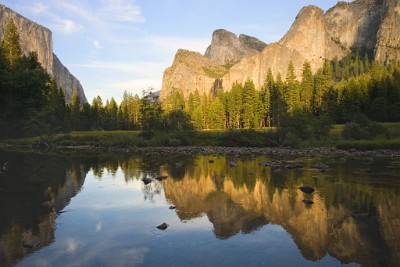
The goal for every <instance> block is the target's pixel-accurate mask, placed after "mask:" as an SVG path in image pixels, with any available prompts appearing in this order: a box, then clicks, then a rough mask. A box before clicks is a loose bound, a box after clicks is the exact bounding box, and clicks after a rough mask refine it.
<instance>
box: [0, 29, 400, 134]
mask: <svg viewBox="0 0 400 267" xmlns="http://www.w3.org/2000/svg"><path fill="white" fill-rule="evenodd" d="M226 89H227V88H220V89H218V90H216V91H214V92H210V93H209V94H205V93H204V94H200V93H199V92H198V90H193V91H192V92H191V93H190V95H189V96H188V97H186V98H185V97H184V96H183V93H182V91H181V90H180V89H179V88H176V89H174V90H172V92H170V93H169V95H167V97H166V98H165V99H164V100H163V101H162V102H158V101H155V100H154V99H153V98H152V94H151V91H147V92H143V95H142V97H139V96H138V95H133V94H132V93H129V92H126V91H125V92H124V95H123V99H122V101H121V103H120V104H118V103H117V102H116V101H115V99H114V98H111V99H110V100H108V99H107V100H106V101H105V102H104V101H103V100H102V98H101V97H100V96H98V97H95V98H94V99H93V100H92V102H91V104H89V103H84V104H83V105H82V104H81V101H80V99H79V94H78V91H77V90H76V89H74V91H73V94H72V98H71V102H70V103H68V104H67V103H66V102H65V98H64V93H63V90H62V88H59V87H58V86H57V84H56V82H55V81H54V79H53V78H52V77H51V76H50V75H49V74H47V72H46V71H45V70H44V69H43V67H42V66H41V65H40V63H39V62H38V60H37V55H36V54H35V53H29V54H28V55H23V54H22V52H21V47H20V44H19V36H18V30H17V28H16V25H15V23H14V22H13V21H10V23H9V25H8V26H7V29H6V31H5V34H4V36H3V41H2V44H1V48H0V128H1V129H2V131H1V133H0V137H7V136H27V135H41V134H49V133H55V132H68V131H71V130H141V131H152V130H192V129H198V130H201V129H239V128H246V129H248V128H263V127H280V126H281V125H282V124H285V121H286V120H287V119H288V117H289V118H290V116H293V115H296V114H302V116H301V117H302V118H304V117H307V118H311V119H313V120H317V121H318V120H329V121H330V122H331V123H346V122H350V121H354V120H357V119H358V118H360V117H364V118H368V119H370V120H374V121H379V122H386V121H393V122H398V121H400V66H399V64H398V63H393V64H390V65H386V66H385V65H382V64H378V63H377V62H374V61H373V60H370V57H369V56H368V54H367V53H365V54H362V55H361V54H360V53H358V52H356V53H353V54H349V55H348V56H346V57H345V58H342V59H340V60H338V59H337V58H335V59H333V60H331V61H328V60H325V62H324V64H323V67H322V68H321V69H319V70H318V71H317V72H316V73H315V74H313V73H312V70H311V65H310V62H308V61H306V62H304V64H303V68H302V71H301V77H297V76H296V74H295V69H294V66H293V63H292V62H290V63H289V65H288V68H287V74H286V77H282V76H281V74H279V73H278V74H277V75H276V76H274V75H273V73H272V71H271V69H269V70H268V72H267V75H266V79H265V82H264V85H263V86H262V88H260V89H258V88H255V86H254V83H253V81H251V80H250V79H248V80H247V81H246V82H245V83H244V84H240V83H235V84H234V85H233V86H232V88H230V90H226ZM296 116H297V115H296ZM305 122H306V123H307V121H305Z"/></svg>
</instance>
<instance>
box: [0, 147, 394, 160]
mask: <svg viewBox="0 0 400 267" xmlns="http://www.w3.org/2000/svg"><path fill="white" fill-rule="evenodd" d="M16 149H18V150H20V149H22V150H28V149H32V146H28V145H26V146H23V145H0V150H16ZM36 149H38V148H36ZM48 149H49V150H52V151H74V152H115V153H132V154H142V155H151V154H178V155H236V156H240V155H293V156H321V157H322V156H391V157H400V150H370V151H361V150H356V149H350V150H341V149H336V148H332V147H318V148H304V149H294V148H286V147H221V146H179V147H129V148H124V147H99V146H92V145H78V146H60V145H52V146H50V147H49V148H48Z"/></svg>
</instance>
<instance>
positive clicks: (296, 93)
mask: <svg viewBox="0 0 400 267" xmlns="http://www.w3.org/2000/svg"><path fill="white" fill-rule="evenodd" d="M284 97H285V101H286V103H287V106H288V111H289V112H293V111H294V110H295V109H296V108H299V107H300V90H299V84H298V82H297V80H296V73H295V69H294V65H293V62H292V61H290V62H289V65H288V69H287V72H286V86H285V93H284Z"/></svg>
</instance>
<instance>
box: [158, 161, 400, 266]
mask: <svg viewBox="0 0 400 267" xmlns="http://www.w3.org/2000/svg"><path fill="white" fill-rule="evenodd" d="M209 159H213V160H214V163H212V164H210V163H209ZM229 161H230V159H228V158H225V157H210V156H204V157H203V156H199V157H197V158H196V166H188V167H184V170H185V173H184V175H183V177H182V174H180V175H181V176H180V177H182V178H180V179H179V180H174V179H168V180H166V181H165V182H164V190H165V194H166V198H167V199H168V200H169V201H170V202H171V203H174V204H175V205H176V206H177V207H178V210H177V215H178V216H179V218H181V219H182V220H190V219H192V218H196V217H198V216H201V215H202V214H207V216H208V218H209V220H210V221H211V222H212V223H213V226H214V232H215V235H216V236H217V237H218V238H229V237H230V236H232V235H235V234H237V233H238V232H240V231H242V232H243V233H246V232H250V231H254V230H255V229H258V228H259V227H261V226H263V225H265V224H266V223H267V222H268V221H270V222H271V223H274V224H280V225H282V226H283V227H284V228H285V229H286V230H287V231H288V232H289V233H290V234H291V235H292V238H293V240H294V241H295V242H296V244H297V245H298V247H299V249H300V251H301V253H302V254H303V256H304V257H305V258H306V259H309V260H319V259H321V258H323V257H324V256H325V255H327V254H330V255H333V256H335V257H336V258H338V259H339V260H340V261H342V262H343V263H350V262H357V263H361V264H363V265H373V266H391V265H396V264H397V262H398V261H399V260H400V252H399V251H400V244H399V242H398V240H399V238H400V236H399V234H400V233H399V231H398V230H395V229H399V228H400V225H399V224H398V220H399V218H400V208H399V207H398V206H396V205H395V206H393V203H400V188H399V186H398V183H397V184H396V183H394V182H393V179H390V178H389V179H390V180H388V181H382V179H384V178H383V177H385V173H386V172H387V170H384V168H382V167H379V166H386V165H387V164H388V162H387V159H386V160H377V161H378V162H379V164H376V165H372V164H371V166H368V170H367V171H362V170H363V169H365V168H366V166H365V163H362V162H361V161H359V160H352V161H348V162H347V161H346V162H345V163H343V162H344V161H343V160H337V159H331V160H330V161H329V163H328V162H327V163H326V164H329V167H330V169H328V170H327V171H325V172H320V171H319V170H318V169H315V168H313V167H312V166H313V164H315V163H319V162H321V161H322V162H324V160H323V159H320V158H316V159H312V158H304V159H297V161H296V162H301V164H302V166H303V167H302V169H296V170H292V169H289V168H287V169H285V168H284V166H285V164H289V163H291V162H292V161H287V160H281V161H282V162H283V163H282V164H281V165H280V166H279V167H264V166H260V165H259V162H260V159H259V158H255V159H246V158H244V159H236V161H237V163H238V166H237V167H235V168H229V167H228V166H229V164H228V163H229ZM246 164H248V166H246ZM363 164H364V165H363ZM278 168H281V170H279V171H276V170H277V169H278ZM355 169H356V170H361V171H357V172H355V171H354V170H355ZM336 170H339V171H338V172H336ZM249 171H251V172H252V176H253V180H252V181H251V182H249V181H247V180H246V179H248V178H247V177H250V176H249V175H248V174H249ZM221 174H224V175H223V176H221ZM168 175H169V176H170V177H172V178H173V175H172V174H171V173H168ZM374 177H376V178H378V177H379V179H376V178H374ZM372 178H374V179H372ZM377 181H378V183H377ZM387 184H392V185H393V186H388V185H387ZM301 185H310V186H312V187H314V188H316V192H314V193H313V194H312V195H306V194H304V193H302V192H301V191H300V190H299V189H298V187H299V186H301ZM304 199H312V200H313V201H314V204H312V205H305V204H304V203H303V201H302V200H304ZM390 203H392V204H390ZM396 240H397V242H396Z"/></svg>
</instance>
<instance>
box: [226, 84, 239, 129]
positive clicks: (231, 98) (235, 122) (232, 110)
mask: <svg viewBox="0 0 400 267" xmlns="http://www.w3.org/2000/svg"><path fill="white" fill-rule="evenodd" d="M242 91H243V87H242V85H241V84H239V83H238V82H235V83H234V84H233V85H232V90H231V91H230V92H229V95H228V100H227V110H228V113H229V122H228V128H240V127H241V120H242V116H241V112H242V109H243V107H242V106H243V101H242Z"/></svg>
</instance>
